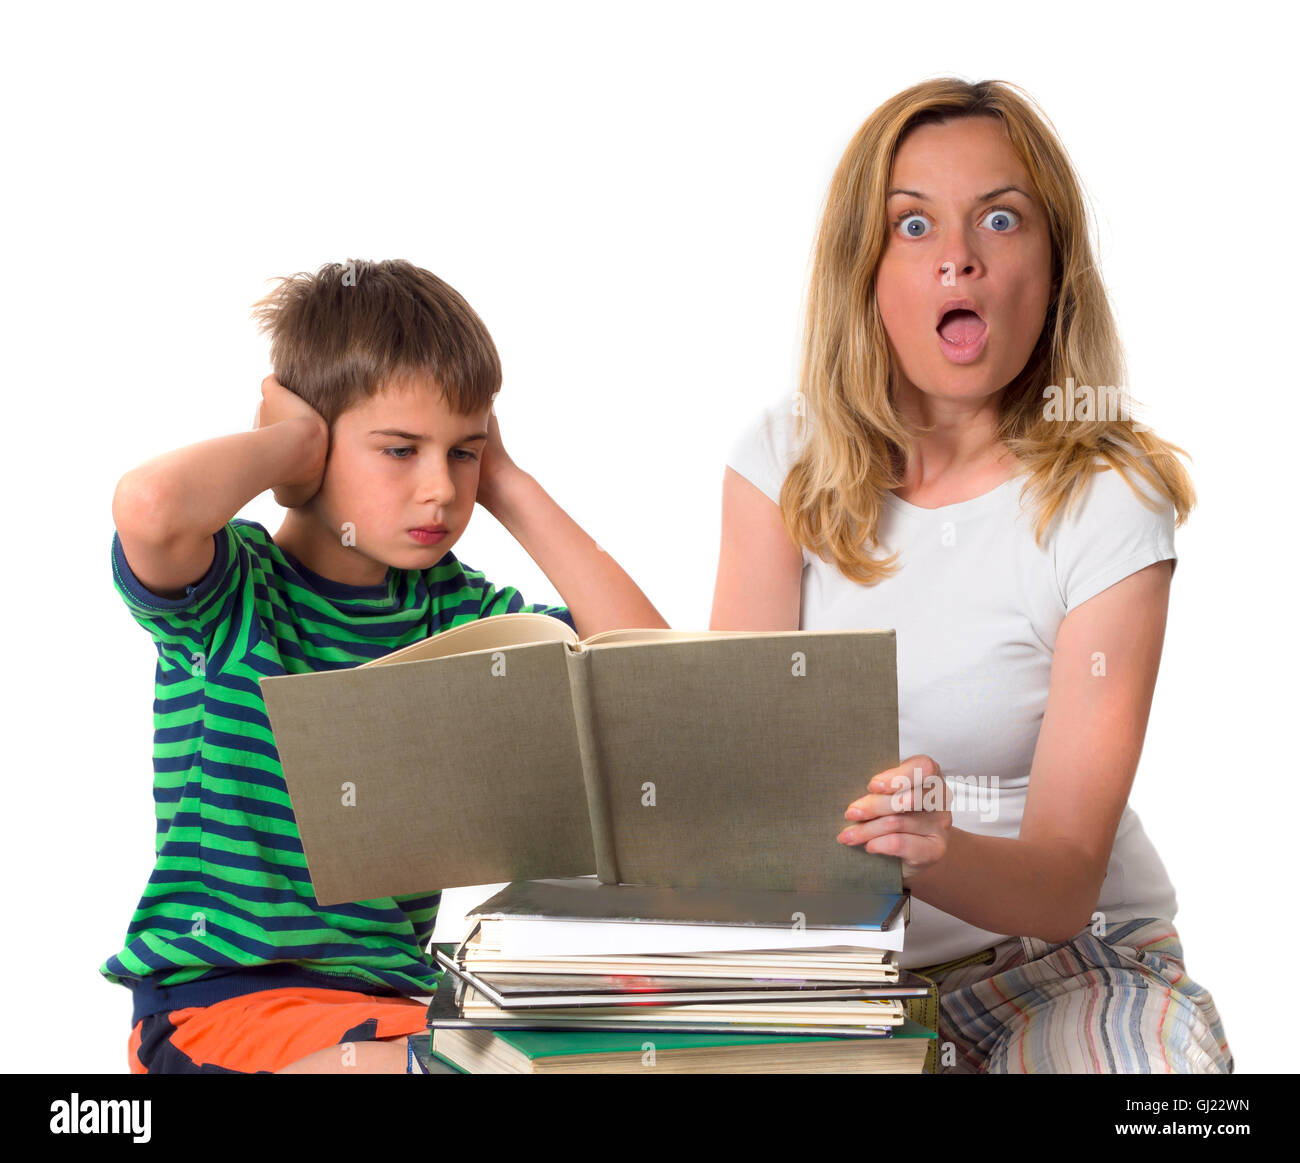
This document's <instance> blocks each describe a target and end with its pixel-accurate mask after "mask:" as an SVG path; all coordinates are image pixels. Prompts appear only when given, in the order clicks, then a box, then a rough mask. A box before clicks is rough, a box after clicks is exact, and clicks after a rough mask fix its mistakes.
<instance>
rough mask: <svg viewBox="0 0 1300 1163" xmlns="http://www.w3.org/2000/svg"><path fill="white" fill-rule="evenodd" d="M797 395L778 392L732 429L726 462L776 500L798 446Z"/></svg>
mask: <svg viewBox="0 0 1300 1163" xmlns="http://www.w3.org/2000/svg"><path fill="white" fill-rule="evenodd" d="M799 403H800V398H799V397H798V396H797V395H786V396H782V397H781V398H780V399H778V400H774V401H772V402H770V403H768V404H766V405H765V406H759V407H758V408H757V409H755V411H753V412H752V413H750V415H749V416H748V417H746V418H745V419H744V420H743V421H742V423H741V426H740V428H739V429H738V430H737V431H736V432H734V433H733V436H732V440H731V445H730V447H729V448H728V450H727V466H728V467H729V468H732V469H734V470H735V471H736V472H738V473H739V474H740V475H741V476H743V477H744V478H745V479H746V480H748V481H750V483H752V484H753V485H755V486H756V487H757V488H758V489H759V490H760V491H761V492H763V493H764V494H765V495H766V496H768V497H770V498H771V499H772V500H773V501H777V500H779V498H780V495H781V485H782V484H783V483H784V481H785V478H786V475H787V473H789V471H790V466H791V465H792V464H793V463H794V461H795V458H796V456H797V453H798V449H799V446H800V442H801V441H800V431H801V425H800V419H801V409H800V407H799Z"/></svg>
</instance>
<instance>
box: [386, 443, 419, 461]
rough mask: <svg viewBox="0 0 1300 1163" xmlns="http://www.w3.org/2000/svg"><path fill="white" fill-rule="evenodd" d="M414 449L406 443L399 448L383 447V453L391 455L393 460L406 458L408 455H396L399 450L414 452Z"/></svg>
mask: <svg viewBox="0 0 1300 1163" xmlns="http://www.w3.org/2000/svg"><path fill="white" fill-rule="evenodd" d="M414 451H415V449H414V448H413V447H412V446H411V445H409V444H407V445H403V446H402V447H401V448H385V449H384V455H385V456H391V457H392V458H393V459H394V460H408V459H409V457H406V456H398V455H397V454H398V453H399V452H414Z"/></svg>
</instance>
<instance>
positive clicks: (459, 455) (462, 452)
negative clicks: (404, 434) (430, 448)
mask: <svg viewBox="0 0 1300 1163" xmlns="http://www.w3.org/2000/svg"><path fill="white" fill-rule="evenodd" d="M382 451H383V453H384V455H385V456H391V457H392V458H393V459H394V460H410V459H411V458H410V455H409V454H410V453H413V452H415V451H417V449H416V448H415V446H414V445H410V444H404V445H401V446H394V447H393V448H385V449H383V450H382ZM399 454H400V455H399ZM451 455H452V456H453V457H454V458H455V459H456V460H460V461H474V460H478V456H477V455H476V454H475V453H473V452H471V451H470V450H469V449H468V448H453V449H452V450H451Z"/></svg>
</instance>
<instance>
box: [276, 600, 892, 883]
mask: <svg viewBox="0 0 1300 1163" xmlns="http://www.w3.org/2000/svg"><path fill="white" fill-rule="evenodd" d="M261 690H262V694H263V697H264V699H265V702H266V708H267V713H268V715H269V718H270V722H271V726H272V730H273V732H274V736H275V745H276V747H277V749H278V752H279V757H280V763H281V766H282V769H283V771H284V777H285V782H286V784H287V787H288V791H289V796H290V798H291V800H292V803H293V809H294V814H295V816H296V818H297V822H298V829H299V833H300V835H301V837H302V844H303V851H304V853H305V856H306V861H307V868H308V872H309V874H310V876H311V880H312V885H313V889H314V891H315V894H316V899H317V900H318V901H319V902H320V903H321V904H324V905H332V904H339V903H344V902H349V901H363V900H370V899H374V898H377V897H389V896H399V895H405V894H415V893H420V892H430V891H434V890H437V889H441V888H448V887H452V886H456V885H472V884H486V883H496V882H501V881H523V880H534V879H539V878H544V877H579V876H585V875H589V874H591V873H595V874H596V876H597V877H598V879H599V880H600V881H601V882H602V883H603V884H609V885H614V884H637V885H648V886H663V887H673V888H688V889H705V890H724V889H725V890H742V891H754V890H759V891H764V892H766V891H777V892H787V893H845V892H848V893H864V894H876V895H877V896H883V897H889V896H898V895H899V894H901V893H902V879H901V865H900V862H899V861H898V859H897V857H893V856H885V855H880V854H870V853H866V852H865V851H864V850H863V849H862V848H847V847H845V846H843V845H841V844H839V843H837V842H836V839H835V837H836V835H837V834H838V832H839V831H840V829H841V828H842V827H843V826H844V824H845V820H844V810H845V808H847V807H848V805H849V804H850V803H851V802H852V801H853V800H855V799H857V798H859V797H861V796H862V795H863V794H865V791H866V786H867V782H868V780H869V779H870V778H871V776H872V775H874V774H875V773H876V772H879V771H883V770H885V769H886V768H890V767H895V766H897V764H898V761H899V754H898V681H897V662H896V651H895V636H894V631H892V630H838V631H805V630H793V631H776V632H764V633H750V632H730V631H707V632H698V633H693V632H687V631H677V630H617V631H609V632H606V633H603V634H596V635H592V636H591V637H589V638H586V639H582V640H579V639H578V637H577V635H576V634H574V632H573V631H572V629H570V628H569V627H568V626H567V625H565V624H564V623H563V622H561V621H560V620H559V619H557V618H551V617H548V616H546V615H542V614H503V615H498V616H496V617H492V618H486V619H482V620H479V621H477V622H470V623H466V624H465V625H462V626H458V627H456V628H454V629H452V630H447V631H443V632H442V633H439V634H435V635H434V636H433V637H431V638H428V639H425V640H424V641H421V642H417V643H415V644H413V645H411V646H407V647H404V648H402V649H400V650H397V651H394V652H392V653H391V654H388V655H385V656H384V657H382V658H378V659H374V660H373V661H371V662H367V663H365V664H363V665H361V666H357V667H351V668H347V669H341V670H333V671H316V672H312V673H306V674H296V675H277V676H272V677H267V678H263V679H262V680H261Z"/></svg>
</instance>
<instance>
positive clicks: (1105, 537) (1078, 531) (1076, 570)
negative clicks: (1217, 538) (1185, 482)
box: [1054, 468, 1178, 613]
mask: <svg viewBox="0 0 1300 1163" xmlns="http://www.w3.org/2000/svg"><path fill="white" fill-rule="evenodd" d="M1126 478H1127V479H1126ZM1129 481H1132V487H1130V485H1129V483H1128V482H1129ZM1134 488H1136V489H1138V490H1139V491H1140V492H1141V494H1142V495H1143V496H1144V497H1146V498H1148V501H1149V503H1150V504H1152V505H1153V506H1154V507H1153V508H1148V507H1147V504H1144V503H1143V502H1142V501H1141V500H1139V499H1138V497H1137V496H1136V495H1135V494H1134V491H1133V489H1134ZM1175 516H1176V514H1175V511H1174V506H1173V503H1172V502H1171V501H1169V500H1168V499H1167V498H1166V497H1164V496H1163V495H1161V494H1159V493H1157V492H1156V491H1155V489H1154V488H1153V487H1152V486H1151V485H1150V484H1148V483H1147V482H1146V481H1145V480H1143V479H1142V478H1141V477H1140V476H1139V475H1138V474H1137V473H1136V472H1135V471H1134V470H1132V469H1130V468H1125V470H1124V472H1123V473H1122V474H1121V473H1120V472H1118V471H1116V470H1115V469H1112V468H1106V469H1104V470H1103V471H1101V472H1096V473H1093V474H1092V475H1091V476H1090V477H1089V478H1088V481H1087V483H1086V484H1085V486H1084V492H1083V494H1082V496H1081V497H1080V498H1079V499H1078V500H1077V501H1076V502H1075V507H1074V508H1073V509H1072V511H1071V514H1070V517H1069V518H1068V519H1066V518H1064V517H1062V519H1061V526H1060V529H1059V531H1058V533H1057V535H1056V538H1055V540H1054V556H1055V562H1054V564H1055V568H1056V579H1057V585H1058V587H1059V589H1060V596H1061V601H1062V603H1063V605H1064V607H1065V611H1066V613H1069V612H1070V611H1071V610H1073V609H1074V608H1075V607H1076V606H1080V605H1082V604H1083V603H1084V602H1086V601H1087V600H1088V599H1089V598H1091V597H1094V596H1095V595H1097V594H1099V593H1101V591H1102V590H1105V589H1108V588H1109V587H1110V586H1113V585H1114V584H1115V583H1116V582H1119V581H1123V579H1124V578H1126V577H1128V576H1129V574H1132V573H1136V572H1137V571H1138V570H1140V569H1145V568H1146V567H1147V566H1148V565H1152V564H1154V563H1155V562H1157V561H1165V560H1172V561H1173V562H1174V567H1173V568H1177V562H1178V555H1177V553H1175V551H1174V520H1175Z"/></svg>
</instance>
